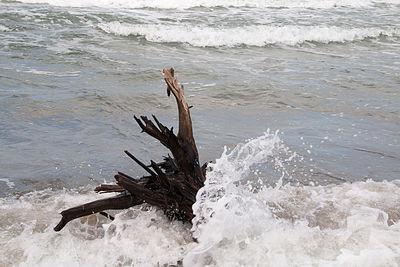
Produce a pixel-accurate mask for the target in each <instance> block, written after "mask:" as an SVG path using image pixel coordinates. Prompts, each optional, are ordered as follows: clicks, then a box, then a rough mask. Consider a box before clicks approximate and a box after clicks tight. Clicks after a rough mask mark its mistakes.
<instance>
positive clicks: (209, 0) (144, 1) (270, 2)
mask: <svg viewBox="0 0 400 267" xmlns="http://www.w3.org/2000/svg"><path fill="white" fill-rule="evenodd" d="M19 2H23V3H45V4H49V5H55V6H68V7H104V8H124V9H126V8H160V9H188V8H193V7H256V8H269V7H272V8H281V7H284V8H334V7H340V6H345V7H368V6H371V5H373V4H374V3H388V4H399V3H400V0H295V1H291V0H216V1H214V0H187V1H184V0H170V1H166V0H137V1H130V0H70V1H63V0H19Z"/></svg>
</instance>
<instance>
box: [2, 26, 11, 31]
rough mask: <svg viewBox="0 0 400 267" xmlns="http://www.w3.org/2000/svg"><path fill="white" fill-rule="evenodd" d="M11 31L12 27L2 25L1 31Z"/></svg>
mask: <svg viewBox="0 0 400 267" xmlns="http://www.w3.org/2000/svg"><path fill="white" fill-rule="evenodd" d="M8 31H11V29H9V28H7V27H6V26H3V25H0V32H8Z"/></svg>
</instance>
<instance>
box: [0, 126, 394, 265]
mask: <svg viewBox="0 0 400 267" xmlns="http://www.w3.org/2000/svg"><path fill="white" fill-rule="evenodd" d="M285 153H286V156H282V155H281V154H285ZM293 157H294V156H293V155H292V154H291V153H290V152H289V150H288V149H287V148H286V147H285V145H284V143H283V141H282V140H281V139H280V137H279V135H278V133H277V132H276V133H265V134H264V135H262V136H260V137H258V138H254V139H251V140H248V141H246V142H245V143H241V144H238V145H237V146H236V147H235V148H234V149H233V150H231V151H228V150H227V149H225V151H224V153H223V154H222V156H221V157H220V158H219V159H217V161H216V163H215V164H212V165H211V167H212V171H210V172H208V173H207V180H206V183H205V186H204V187H203V188H202V189H201V190H200V191H199V193H198V196H197V202H196V203H195V205H194V206H193V208H194V212H195V214H196V217H195V219H194V221H193V228H192V233H191V232H190V226H189V225H188V224H182V223H181V222H177V221H175V222H169V221H168V220H167V218H166V217H165V216H164V215H163V212H162V211H160V210H157V209H154V208H150V207H146V206H145V207H142V208H131V209H128V210H123V211H121V212H119V213H117V214H115V213H113V215H115V217H116V218H115V220H114V221H112V222H110V221H109V220H107V219H106V218H104V217H102V216H97V215H92V216H89V217H86V218H83V219H80V220H79V219H78V220H75V221H72V222H70V223H69V224H68V225H67V226H66V228H64V229H63V230H62V231H61V232H58V233H56V232H54V231H53V227H54V226H55V225H56V224H57V222H58V220H59V218H60V217H59V215H58V212H59V211H61V210H63V209H65V208H67V207H72V206H74V205H78V204H82V203H85V202H89V201H93V200H96V199H99V198H102V197H104V195H97V194H95V193H92V192H88V190H87V189H82V190H81V191H80V192H76V191H73V190H64V191H51V190H44V191H39V192H31V193H28V194H25V195H23V196H21V197H12V196H10V197H4V198H0V246H1V248H2V249H1V250H0V265H5V266H8V265H19V266H54V265H58V266H93V265H99V266H157V265H160V266H162V265H163V264H176V263H177V262H180V261H183V264H184V266H205V265H207V266H276V265H279V266H293V265H297V264H301V265H306V266H313V265H316V266H320V265H321V266H322V265H323V266H346V265H351V266H396V265H399V264H400V222H399V221H400V205H399V203H400V180H397V181H392V182H374V181H365V182H356V183H352V184H350V183H344V184H341V185H327V186H292V185H289V184H286V185H282V183H278V184H277V185H276V186H273V187H270V186H261V187H259V188H258V189H257V190H253V189H252V188H251V187H249V185H248V184H247V183H246V179H247V176H248V175H249V174H250V173H252V171H253V170H254V168H255V167H256V168H257V169H258V168H259V166H262V165H265V164H267V165H268V164H269V165H271V163H272V166H276V170H277V171H283V172H282V173H283V174H285V172H284V168H285V164H286V163H289V164H290V159H292V158H293ZM286 159H289V162H288V161H286ZM284 162H285V164H284ZM262 178H263V179H264V180H267V179H268V177H262ZM191 234H193V235H194V236H195V237H196V238H197V240H198V242H197V243H196V242H193V241H192V237H191Z"/></svg>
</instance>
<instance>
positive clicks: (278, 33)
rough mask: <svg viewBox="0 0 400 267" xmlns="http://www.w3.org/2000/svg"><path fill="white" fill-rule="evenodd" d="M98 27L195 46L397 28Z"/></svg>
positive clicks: (362, 34)
mask: <svg viewBox="0 0 400 267" xmlns="http://www.w3.org/2000/svg"><path fill="white" fill-rule="evenodd" d="M98 27H99V28H100V29H102V30H103V31H105V32H107V33H112V34H116V35H122V36H128V35H133V36H143V37H144V38H145V39H146V40H148V41H151V42H159V43H170V42H172V43H175V42H176V43H188V44H190V45H193V46H199V47H207V46H211V47H218V46H230V47H232V46H239V45H249V46H266V45H274V44H284V45H297V44H302V43H305V42H318V43H324V44H326V43H330V42H349V41H359V40H363V39H366V38H376V37H379V36H381V35H384V36H397V35H399V33H400V31H399V30H398V29H391V30H385V29H378V28H364V29H361V28H353V29H346V28H340V27H336V26H294V25H288V26H267V25H259V26H247V27H239V28H227V29H218V28H210V27H203V28H201V27H190V26H176V25H158V24H157V25H156V24H126V23H120V22H117V21H114V22H109V23H101V24H99V25H98Z"/></svg>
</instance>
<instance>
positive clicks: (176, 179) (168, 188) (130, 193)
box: [54, 69, 206, 231]
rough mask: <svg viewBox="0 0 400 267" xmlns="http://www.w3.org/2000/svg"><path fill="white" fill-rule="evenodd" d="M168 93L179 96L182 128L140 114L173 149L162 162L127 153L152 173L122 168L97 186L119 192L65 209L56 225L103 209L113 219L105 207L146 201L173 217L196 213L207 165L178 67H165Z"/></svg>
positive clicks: (146, 129)
mask: <svg viewBox="0 0 400 267" xmlns="http://www.w3.org/2000/svg"><path fill="white" fill-rule="evenodd" d="M163 73H164V75H165V82H166V84H167V95H168V96H170V94H171V92H172V94H173V95H174V97H175V100H176V103H177V106H178V113H179V131H178V134H177V135H175V134H174V132H173V128H171V129H168V128H167V127H165V126H164V125H163V124H161V123H160V122H159V121H158V120H157V118H156V117H155V116H154V115H153V116H152V117H153V120H154V122H153V121H152V120H149V119H148V118H147V117H146V116H141V117H140V118H137V117H136V116H134V118H135V120H136V122H137V123H138V124H139V126H140V128H141V129H142V132H145V133H147V134H148V135H150V136H152V137H154V138H156V139H157V140H159V141H160V142H161V144H163V145H164V146H165V147H166V148H168V149H169V151H170V152H171V153H172V157H171V156H167V157H165V158H164V160H163V161H162V162H160V163H156V162H154V161H151V162H150V164H149V165H146V164H144V163H143V162H141V161H140V160H139V159H137V158H136V157H135V156H134V155H132V154H131V153H129V152H128V151H125V153H126V154H127V155H128V156H129V157H130V158H131V159H132V160H133V161H134V162H136V163H137V164H138V165H139V166H141V167H142V168H143V169H144V170H145V171H146V172H147V173H148V175H146V176H143V177H141V178H139V179H135V178H133V177H131V176H129V175H127V174H125V173H122V172H118V173H117V174H116V175H115V176H114V178H115V180H116V182H117V184H116V185H105V184H102V185H100V186H98V187H96V189H95V191H96V192H99V193H119V194H118V195H116V196H113V197H109V198H105V199H101V200H97V201H93V202H90V203H86V204H83V205H80V206H77V207H73V208H70V209H67V210H64V211H62V212H61V216H62V218H61V221H60V222H59V224H58V225H57V226H56V227H55V228H54V230H55V231H60V230H61V229H62V228H63V227H64V226H65V225H66V224H67V223H68V222H69V221H71V220H73V219H76V218H80V217H83V216H87V215H90V214H93V213H100V214H102V215H104V216H107V217H109V218H111V219H112V217H111V216H109V215H108V214H107V213H105V212H103V211H104V210H118V209H126V208H129V207H132V206H135V205H140V204H142V203H149V204H151V205H154V206H157V207H160V208H163V209H164V210H166V212H167V214H168V215H169V217H176V218H178V219H181V220H188V221H190V220H191V219H192V218H193V217H194V215H193V210H192V205H193V204H194V202H195V201H196V194H197V191H198V190H199V189H200V188H201V187H202V186H203V185H204V180H205V168H206V165H203V166H202V167H200V163H199V155H198V152H197V147H196V142H195V140H194V137H193V129H192V120H191V118H190V111H189V108H190V107H189V106H188V104H187V103H186V99H185V96H184V88H183V86H179V85H178V80H177V79H176V78H175V77H174V69H164V70H163Z"/></svg>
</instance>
